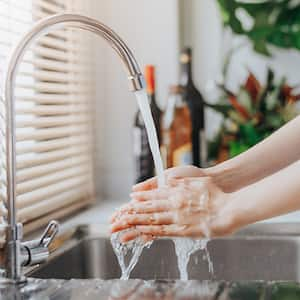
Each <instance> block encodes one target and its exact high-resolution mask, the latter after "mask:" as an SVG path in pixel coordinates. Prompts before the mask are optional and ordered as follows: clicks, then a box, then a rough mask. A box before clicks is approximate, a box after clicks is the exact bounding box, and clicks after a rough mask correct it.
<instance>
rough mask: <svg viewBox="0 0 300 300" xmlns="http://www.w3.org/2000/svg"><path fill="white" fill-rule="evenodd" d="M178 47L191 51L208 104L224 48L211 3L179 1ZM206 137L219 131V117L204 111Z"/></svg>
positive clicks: (197, 81) (214, 5) (195, 74)
mask: <svg viewBox="0 0 300 300" xmlns="http://www.w3.org/2000/svg"><path fill="white" fill-rule="evenodd" d="M179 4H180V46H181V47H183V46H191V47H192V49H193V77H194V82H195V85H196V86H197V88H198V89H199V90H200V91H201V93H202V94H203V95H204V96H205V97H206V100H207V101H211V100H212V98H215V97H216V95H215V82H216V81H217V80H218V79H219V77H220V70H221V64H222V58H223V52H224V49H223V48H222V24H221V19H220V15H219V9H218V6H217V3H216V1H214V0H180V2H179ZM205 123H206V134H207V136H208V137H209V138H210V137H212V136H213V135H214V133H215V132H216V130H217V129H218V128H219V124H220V117H219V116H218V115H216V114H214V113H212V111H211V110H206V122H205Z"/></svg>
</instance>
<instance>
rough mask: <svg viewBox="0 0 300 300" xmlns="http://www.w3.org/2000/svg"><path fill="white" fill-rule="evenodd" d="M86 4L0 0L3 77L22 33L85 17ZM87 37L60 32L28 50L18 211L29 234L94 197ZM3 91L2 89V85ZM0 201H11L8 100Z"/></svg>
mask: <svg viewBox="0 0 300 300" xmlns="http://www.w3.org/2000/svg"><path fill="white" fill-rule="evenodd" d="M88 2H89V1H79V0H78V1H72V0H22V1H19V0H0V79H1V83H3V76H4V71H5V62H6V59H7V56H8V53H9V51H10V50H11V48H12V46H13V45H14V44H15V43H16V41H17V40H18V39H19V38H20V35H21V34H22V33H24V32H25V31H26V30H28V29H29V28H30V26H31V25H32V24H33V22H34V21H36V20H38V19H40V18H43V17H46V16H49V15H52V14H56V13H59V12H64V11H68V12H70V11H73V12H80V13H84V14H87V13H88V12H89V11H88V7H83V6H85V5H86V4H87V3H88ZM91 51H92V50H91V41H90V37H89V36H88V35H87V34H86V33H84V32H80V31H79V30H74V29H68V28H65V29H60V30H56V31H53V32H51V33H49V34H48V35H47V36H43V37H41V38H39V39H38V41H37V42H36V43H35V44H34V45H33V46H32V47H31V49H29V50H28V51H27V53H26V55H25V57H24V59H23V62H22V64H21V66H20V68H19V73H18V76H17V79H16V90H15V91H16V99H17V102H16V113H17V119H16V120H17V124H16V125H17V208H18V219H19V221H21V222H23V223H24V224H25V231H30V230H33V229H35V228H37V227H39V226H41V225H43V224H44V223H45V222H47V221H48V220H49V219H51V218H60V217H64V216H66V215H68V214H71V213H73V212H74V211H76V210H79V209H80V208H82V207H83V206H86V205H88V204H89V203H91V201H93V199H94V186H93V163H92V157H93V155H92V154H93V126H92V124H93V118H92V109H91V106H92V104H93V103H92V99H93V86H92V68H91V61H90V59H91V56H92V55H91V54H92V53H91ZM1 88H2V87H1ZM0 113H1V117H0V200H1V201H2V202H3V201H5V198H6V190H5V185H6V171H5V140H4V135H5V131H4V130H5V123H4V114H5V110H4V103H3V100H2V103H1V106H0Z"/></svg>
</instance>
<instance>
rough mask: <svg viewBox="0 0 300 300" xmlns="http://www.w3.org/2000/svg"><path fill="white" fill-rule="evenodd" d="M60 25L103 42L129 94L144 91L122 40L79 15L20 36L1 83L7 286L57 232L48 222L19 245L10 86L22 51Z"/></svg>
mask: <svg viewBox="0 0 300 300" xmlns="http://www.w3.org/2000/svg"><path fill="white" fill-rule="evenodd" d="M64 25H69V26H71V27H75V28H80V29H84V30H87V31H91V32H94V33H96V34H97V35H99V36H101V37H102V38H104V39H105V40H106V41H107V42H108V43H109V44H110V46H111V47H112V48H113V49H114V50H115V51H116V52H117V54H118V55H119V57H120V58H121V60H122V61H123V63H124V65H125V68H126V70H127V72H128V79H129V84H130V90H132V91H138V90H141V89H143V88H144V80H143V75H142V74H141V71H140V68H139V66H138V64H137V62H136V59H135V57H134V56H133V54H132V53H131V51H130V49H129V48H128V47H127V45H126V44H125V43H124V42H123V40H122V39H121V38H120V37H119V36H118V35H117V34H116V33H115V32H114V31H113V30H111V29H110V28H109V27H107V26H106V25H104V24H102V23H101V22H99V21H97V20H94V19H91V18H88V17H85V16H82V15H79V14H58V15H54V16H51V17H48V18H45V19H42V20H41V21H39V22H37V23H36V24H35V25H34V26H33V27H32V28H31V30H29V32H28V33H27V34H26V35H24V37H23V38H22V39H21V41H20V42H19V43H18V44H17V46H16V48H15V49H14V51H13V53H12V55H11V57H10V60H9V64H8V70H7V73H6V81H5V92H4V97H5V103H6V152H7V158H6V162H7V210H8V218H7V219H8V220H7V221H8V225H7V243H6V255H5V278H7V279H8V280H7V281H8V282H12V283H20V282H23V281H24V280H26V278H24V277H23V276H22V267H23V266H29V265H35V264H39V263H42V262H44V261H45V260H46V259H47V258H48V256H49V249H48V246H49V244H50V243H51V242H52V240H53V238H54V237H55V235H56V233H57V232H58V223H57V222H56V221H51V222H50V223H49V225H48V227H47V228H46V230H45V232H44V234H43V235H42V237H41V238H40V239H38V240H34V241H28V242H22V235H23V234H22V224H20V223H17V212H16V127H15V121H16V116H15V97H14V85H15V79H16V74H17V70H18V66H19V64H20V62H21V60H22V58H23V56H24V54H25V51H26V50H27V49H28V48H29V46H30V45H31V44H32V43H33V41H35V40H36V39H37V38H38V37H39V36H40V35H42V34H46V33H48V32H49V31H50V30H51V29H53V28H55V29H57V28H60V27H63V26H64Z"/></svg>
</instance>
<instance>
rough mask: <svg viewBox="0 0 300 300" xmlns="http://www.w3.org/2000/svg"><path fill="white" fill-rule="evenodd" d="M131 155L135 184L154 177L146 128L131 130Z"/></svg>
mask: <svg viewBox="0 0 300 300" xmlns="http://www.w3.org/2000/svg"><path fill="white" fill-rule="evenodd" d="M133 153H134V157H135V169H136V182H140V181H144V180H146V179H148V178H150V177H152V176H154V163H153V159H152V154H151V150H150V146H149V143H148V138H147V132H146V128H144V127H142V128H140V127H134V128H133Z"/></svg>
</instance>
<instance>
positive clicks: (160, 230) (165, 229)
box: [135, 224, 205, 238]
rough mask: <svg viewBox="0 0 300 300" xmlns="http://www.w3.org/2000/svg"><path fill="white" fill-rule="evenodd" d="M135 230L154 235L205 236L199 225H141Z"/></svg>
mask: <svg viewBox="0 0 300 300" xmlns="http://www.w3.org/2000/svg"><path fill="white" fill-rule="evenodd" d="M135 230H137V231H138V232H140V234H145V235H151V236H154V237H191V238H202V237H205V234H204V233H203V228H202V227H199V226H198V225H190V226H188V225H177V224H170V225H148V226H147V225H139V226H136V227H135Z"/></svg>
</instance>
